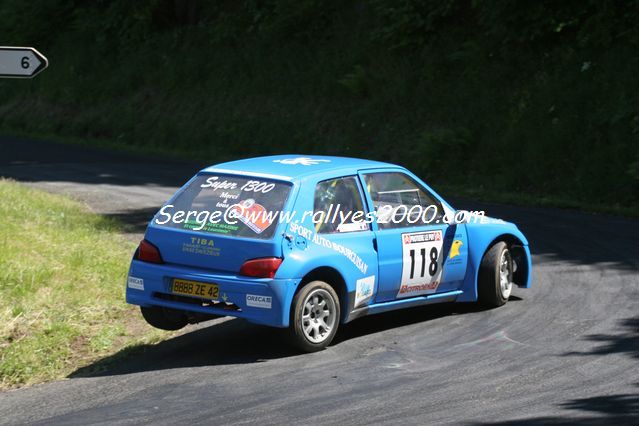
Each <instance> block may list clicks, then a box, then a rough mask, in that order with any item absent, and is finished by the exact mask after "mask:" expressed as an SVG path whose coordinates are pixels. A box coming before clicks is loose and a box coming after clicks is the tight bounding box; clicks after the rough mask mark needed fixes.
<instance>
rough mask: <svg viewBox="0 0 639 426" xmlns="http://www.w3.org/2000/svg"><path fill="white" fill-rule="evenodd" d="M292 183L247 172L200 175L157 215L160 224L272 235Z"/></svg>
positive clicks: (254, 235) (238, 234)
mask: <svg viewBox="0 0 639 426" xmlns="http://www.w3.org/2000/svg"><path fill="white" fill-rule="evenodd" d="M290 190H291V185H290V184H289V183H284V182H278V181H272V180H268V179H260V178H253V177H245V176H232V175H210V174H205V175H199V176H197V177H196V178H195V179H194V180H193V181H192V182H191V183H190V184H189V186H188V187H186V188H185V189H184V190H183V191H182V192H180V193H179V194H178V195H177V197H175V199H173V200H171V202H169V203H168V204H167V205H165V206H164V207H162V209H161V210H160V211H159V212H158V214H157V215H156V216H155V218H154V219H153V221H154V223H155V224H156V225H158V226H165V227H170V228H177V229H186V230H195V231H201V232H210V233H215V234H224V235H229V236H234V237H248V238H260V239H269V238H271V237H272V236H273V233H274V232H275V228H277V223H278V219H279V216H280V215H281V211H282V208H283V207H284V204H285V203H286V199H287V197H288V194H289V192H290Z"/></svg>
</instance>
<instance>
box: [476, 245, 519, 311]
mask: <svg viewBox="0 0 639 426" xmlns="http://www.w3.org/2000/svg"><path fill="white" fill-rule="evenodd" d="M512 289H513V259H512V256H511V255H510V250H508V245H507V244H506V243H505V242H503V241H500V242H498V243H496V244H495V245H493V246H492V247H491V248H490V249H489V250H488V251H487V252H486V254H484V258H483V259H482V260H481V265H480V266H479V278H478V282H477V293H478V297H479V303H480V304H482V305H484V306H487V307H493V308H495V307H497V306H501V305H503V304H505V303H506V302H507V301H508V298H509V297H510V293H511V292H512Z"/></svg>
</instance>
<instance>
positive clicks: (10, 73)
mask: <svg viewBox="0 0 639 426" xmlns="http://www.w3.org/2000/svg"><path fill="white" fill-rule="evenodd" d="M48 65H49V61H47V58H45V57H44V56H43V55H42V54H41V53H40V52H38V51H37V50H35V49H34V48H33V47H2V46H0V77H15V78H31V77H33V76H35V75H36V74H38V73H39V72H40V71H42V70H43V69H45V68H46V67H47V66H48Z"/></svg>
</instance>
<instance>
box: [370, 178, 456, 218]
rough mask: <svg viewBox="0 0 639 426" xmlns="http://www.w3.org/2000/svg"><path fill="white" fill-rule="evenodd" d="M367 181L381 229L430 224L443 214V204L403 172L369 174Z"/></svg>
mask: <svg viewBox="0 0 639 426" xmlns="http://www.w3.org/2000/svg"><path fill="white" fill-rule="evenodd" d="M364 181H365V182H366V187H367V189H368V192H369V193H370V195H371V198H372V200H373V205H374V207H375V211H376V212H377V224H378V225H379V228H380V229H394V228H406V227H409V226H420V225H427V224H428V223H431V222H433V221H434V220H437V219H440V218H441V217H442V216H443V214H444V211H443V208H442V206H441V203H439V201H437V199H435V197H433V196H432V195H431V194H430V193H427V192H426V191H425V190H424V188H422V187H421V186H420V185H418V184H417V182H415V181H413V179H411V178H410V177H409V176H407V175H405V174H403V173H399V172H385V173H370V174H367V175H364Z"/></svg>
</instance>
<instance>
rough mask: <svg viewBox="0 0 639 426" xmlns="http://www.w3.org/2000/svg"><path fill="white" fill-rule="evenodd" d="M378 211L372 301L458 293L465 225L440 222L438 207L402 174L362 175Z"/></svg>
mask: <svg viewBox="0 0 639 426" xmlns="http://www.w3.org/2000/svg"><path fill="white" fill-rule="evenodd" d="M360 178H361V180H362V183H363V186H364V188H365V193H366V197H367V198H368V203H369V205H371V206H372V208H373V209H374V210H375V212H376V220H375V223H374V228H373V230H374V232H375V238H376V243H377V256H378V277H379V278H378V290H377V294H376V297H375V302H385V301H390V300H395V299H399V298H408V297H415V296H423V295H427V294H433V293H441V292H447V291H452V290H457V289H459V288H460V287H461V282H462V280H463V278H464V276H465V272H466V265H467V261H468V243H467V235H466V229H465V226H464V225H462V224H460V225H455V224H451V225H448V224H446V223H444V221H445V217H444V214H445V211H444V206H443V204H442V202H441V201H440V200H439V199H438V198H437V197H436V196H435V195H434V194H433V193H432V192H431V191H430V190H429V189H428V188H427V187H426V186H424V185H422V184H421V183H420V182H418V181H417V179H415V178H414V177H413V176H411V175H409V174H408V173H407V172H405V171H403V170H383V169H382V170H375V171H362V172H360Z"/></svg>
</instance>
